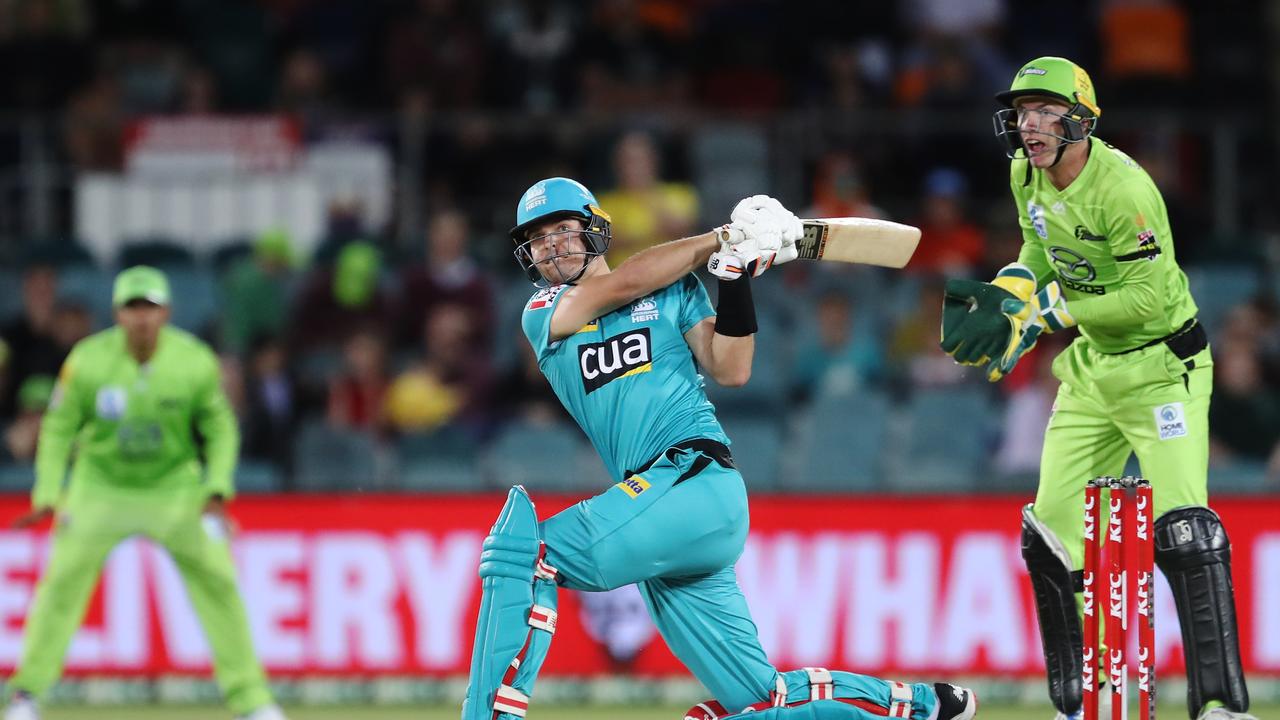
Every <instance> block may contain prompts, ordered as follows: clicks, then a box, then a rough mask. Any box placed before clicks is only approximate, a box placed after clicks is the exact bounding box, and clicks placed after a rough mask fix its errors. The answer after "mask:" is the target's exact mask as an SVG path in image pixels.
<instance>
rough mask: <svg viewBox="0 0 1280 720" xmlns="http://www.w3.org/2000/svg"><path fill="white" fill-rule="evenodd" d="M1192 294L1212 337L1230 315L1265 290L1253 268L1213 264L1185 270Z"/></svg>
mask: <svg viewBox="0 0 1280 720" xmlns="http://www.w3.org/2000/svg"><path fill="white" fill-rule="evenodd" d="M1186 272H1187V282H1188V284H1189V286H1190V288H1191V294H1192V296H1193V297H1194V298H1195V300H1196V305H1197V306H1198V307H1199V308H1200V316H1199V317H1200V322H1202V323H1204V326H1205V329H1206V330H1208V331H1209V335H1210V337H1213V336H1214V335H1215V334H1216V333H1217V332H1218V331H1219V330H1220V329H1221V328H1222V322H1223V320H1224V319H1225V316H1226V314H1227V312H1228V311H1229V310H1230V309H1231V308H1232V307H1235V306H1236V305H1239V304H1240V303H1243V302H1245V301H1246V300H1249V299H1250V298H1252V297H1253V296H1254V295H1256V294H1257V293H1258V291H1259V290H1260V289H1261V288H1262V279H1261V277H1260V276H1259V274H1258V270H1257V268H1256V267H1255V266H1252V265H1243V264H1239V265H1237V264H1227V263H1222V264H1211V265H1198V266H1196V267H1189V268H1187V269H1186Z"/></svg>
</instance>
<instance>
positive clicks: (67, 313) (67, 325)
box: [53, 299, 93, 357]
mask: <svg viewBox="0 0 1280 720" xmlns="http://www.w3.org/2000/svg"><path fill="white" fill-rule="evenodd" d="M92 332H93V315H92V314H90V313H89V308H87V307H85V305H84V303H82V302H80V301H79V300H76V299H66V300H59V301H58V302H57V304H55V305H54V307H53V341H54V342H55V343H57V345H58V347H59V348H60V349H61V351H62V355H63V357H66V355H67V353H70V352H71V348H72V347H74V346H75V344H76V343H78V342H80V341H81V340H83V339H85V338H87V337H89V334H90V333H92Z"/></svg>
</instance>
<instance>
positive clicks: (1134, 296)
mask: <svg viewBox="0 0 1280 720" xmlns="http://www.w3.org/2000/svg"><path fill="white" fill-rule="evenodd" d="M1104 213H1105V217H1104V222H1105V223H1106V227H1107V230H1106V234H1107V241H1108V243H1109V244H1110V246H1111V254H1112V257H1113V258H1114V260H1115V263H1116V272H1117V274H1118V277H1119V288H1118V289H1117V290H1116V291H1115V292H1108V293H1107V294H1106V295H1099V296H1096V297H1088V298H1078V299H1075V300H1071V301H1070V302H1068V303H1067V310H1068V311H1069V312H1070V313H1071V314H1072V315H1073V316H1074V317H1075V319H1076V322H1077V323H1079V324H1081V325H1099V326H1123V325H1133V324H1141V323H1145V322H1147V321H1150V320H1153V319H1155V318H1156V317H1158V316H1159V315H1160V314H1161V312H1163V311H1164V309H1165V306H1166V300H1167V298H1165V297H1163V293H1164V288H1165V287H1167V285H1166V275H1167V274H1168V272H1169V267H1170V266H1171V265H1172V264H1173V262H1174V261H1173V259H1172V256H1171V255H1169V254H1165V253H1163V252H1162V251H1161V248H1160V243H1167V242H1169V230H1168V227H1167V225H1165V226H1163V227H1162V226H1161V225H1162V222H1163V218H1164V217H1165V212H1164V206H1163V201H1161V199H1160V195H1159V192H1158V191H1157V190H1156V189H1155V186H1154V185H1152V184H1151V183H1150V182H1149V181H1148V182H1143V181H1141V180H1133V181H1130V182H1127V183H1125V184H1123V185H1120V186H1118V187H1116V188H1115V189H1114V190H1113V191H1111V192H1110V193H1108V197H1107V203H1106V206H1105V208H1104Z"/></svg>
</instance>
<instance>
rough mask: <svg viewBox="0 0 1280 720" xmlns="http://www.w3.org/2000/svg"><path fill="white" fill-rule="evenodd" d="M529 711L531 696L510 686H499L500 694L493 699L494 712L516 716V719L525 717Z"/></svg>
mask: <svg viewBox="0 0 1280 720" xmlns="http://www.w3.org/2000/svg"><path fill="white" fill-rule="evenodd" d="M528 710H529V696H528V695H525V694H524V693H522V692H520V691H519V690H517V689H515V688H513V687H511V686H510V685H506V684H503V685H500V686H498V694H497V696H496V697H494V699H493V711H494V712H504V713H510V714H512V715H515V716H516V717H524V714H525V713H526V712H528Z"/></svg>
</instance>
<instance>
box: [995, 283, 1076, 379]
mask: <svg viewBox="0 0 1280 720" xmlns="http://www.w3.org/2000/svg"><path fill="white" fill-rule="evenodd" d="M1001 309H1003V310H1004V312H1005V313H1006V314H1007V315H1008V317H1009V319H1010V321H1011V322H1012V323H1013V324H1014V325H1015V327H1016V331H1015V336H1016V340H1015V341H1014V342H1011V343H1010V344H1009V347H1008V348H1007V349H1006V350H1005V352H1004V353H1003V354H1002V355H1001V356H1000V359H999V360H996V361H994V362H992V363H991V365H990V366H988V368H987V380H990V381H991V382H996V381H997V380H999V379H1000V378H1002V377H1004V376H1005V375H1008V374H1009V373H1010V372H1013V368H1014V366H1015V365H1017V364H1018V360H1019V359H1021V358H1022V356H1023V355H1026V354H1027V353H1029V352H1031V349H1032V348H1034V347H1035V346H1036V341H1037V340H1039V339H1040V335H1041V334H1042V333H1052V332H1056V331H1058V330H1062V329H1064V328H1069V327H1075V325H1076V319H1075V317H1073V316H1072V315H1071V312H1070V311H1069V310H1067V300H1066V298H1064V297H1063V296H1062V286H1061V285H1059V284H1058V281H1057V280H1053V281H1051V282H1049V283H1048V284H1046V285H1045V286H1044V287H1042V288H1040V291H1039V292H1037V293H1036V294H1035V296H1034V297H1032V298H1031V299H1030V300H1029V301H1026V302H1024V301H1021V300H1005V301H1004V302H1003V303H1002V304H1001Z"/></svg>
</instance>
